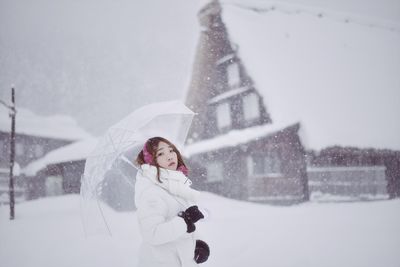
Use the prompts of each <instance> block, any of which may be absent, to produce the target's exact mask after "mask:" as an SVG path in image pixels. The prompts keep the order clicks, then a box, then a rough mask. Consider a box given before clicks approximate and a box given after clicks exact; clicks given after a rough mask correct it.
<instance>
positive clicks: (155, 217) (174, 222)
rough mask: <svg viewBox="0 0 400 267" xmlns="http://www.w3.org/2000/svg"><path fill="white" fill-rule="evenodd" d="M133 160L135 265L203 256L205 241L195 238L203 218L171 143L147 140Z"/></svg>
mask: <svg viewBox="0 0 400 267" xmlns="http://www.w3.org/2000/svg"><path fill="white" fill-rule="evenodd" d="M136 162H137V163H138V164H139V165H140V169H139V170H138V173H137V176H136V184H135V203H136V207H137V215H138V220H139V227H140V231H141V234H142V238H143V244H142V247H141V250H140V254H139V265H138V266H139V267H157V266H163V267H175V266H176V267H180V266H182V267H190V266H197V263H201V262H204V261H206V260H207V258H208V255H209V248H208V245H207V244H206V243H205V242H204V241H201V240H196V237H195V231H196V223H197V222H198V221H199V220H200V219H203V218H204V216H203V214H202V213H201V211H200V210H199V209H198V207H197V206H196V205H195V203H196V200H197V199H198V197H199V194H200V193H199V192H198V191H196V190H194V189H192V188H190V185H191V181H190V180H189V178H187V176H186V175H187V173H188V169H187V168H186V165H185V163H184V162H183V159H182V156H181V154H180V153H179V151H178V150H177V149H176V147H175V146H174V145H173V144H172V143H171V142H169V141H168V140H166V139H164V138H162V137H153V138H150V139H149V140H147V142H146V143H145V145H144V147H143V149H142V151H141V152H140V153H139V155H138V156H137V159H136Z"/></svg>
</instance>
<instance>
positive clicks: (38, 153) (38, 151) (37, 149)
mask: <svg viewBox="0 0 400 267" xmlns="http://www.w3.org/2000/svg"><path fill="white" fill-rule="evenodd" d="M43 154H44V150H43V147H42V146H41V145H39V144H36V145H35V156H36V157H37V158H39V157H41V156H43Z"/></svg>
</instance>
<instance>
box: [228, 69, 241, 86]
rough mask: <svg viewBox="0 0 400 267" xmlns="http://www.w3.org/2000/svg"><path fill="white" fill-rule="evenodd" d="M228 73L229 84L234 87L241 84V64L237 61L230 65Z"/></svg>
mask: <svg viewBox="0 0 400 267" xmlns="http://www.w3.org/2000/svg"><path fill="white" fill-rule="evenodd" d="M227 73H228V84H229V86H231V87H233V86H238V85H240V73H239V65H238V64H237V63H233V64H230V65H228V68H227Z"/></svg>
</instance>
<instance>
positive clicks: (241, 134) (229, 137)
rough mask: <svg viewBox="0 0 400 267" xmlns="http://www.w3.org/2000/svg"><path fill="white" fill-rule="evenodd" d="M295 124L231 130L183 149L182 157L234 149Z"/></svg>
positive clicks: (276, 124)
mask: <svg viewBox="0 0 400 267" xmlns="http://www.w3.org/2000/svg"><path fill="white" fill-rule="evenodd" d="M294 124H295V123H291V124H287V125H283V124H278V123H275V124H266V125H261V126H254V127H250V128H246V129H241V130H232V131H230V132H228V133H226V134H223V135H219V136H216V137H214V138H211V139H207V140H203V141H200V142H196V143H194V144H189V145H187V146H185V148H184V149H183V155H185V156H186V157H191V156H193V155H195V154H200V153H205V152H209V151H215V150H218V149H221V148H226V147H234V146H237V145H240V144H245V143H248V142H250V141H253V140H257V139H258V138H262V137H265V136H268V135H271V134H273V133H276V132H277V131H280V130H283V129H284V128H287V127H290V126H292V125H294Z"/></svg>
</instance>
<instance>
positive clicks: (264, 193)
mask: <svg viewBox="0 0 400 267" xmlns="http://www.w3.org/2000/svg"><path fill="white" fill-rule="evenodd" d="M198 16H199V20H200V24H201V27H202V31H201V33H200V38H199V43H198V48H197V54H196V58H195V62H194V67H193V74H192V79H191V84H190V88H189V90H188V92H187V96H186V104H187V105H188V106H189V107H190V108H191V109H193V110H194V111H195V112H196V113H197V114H198V115H197V116H196V117H195V119H194V121H193V125H192V128H191V130H190V133H189V137H188V145H187V147H186V150H185V155H186V156H187V157H189V158H190V162H191V164H192V166H196V167H194V170H193V178H194V179H196V178H195V177H202V178H201V179H197V181H196V183H197V184H200V187H201V188H202V189H204V190H209V191H212V192H215V193H218V194H223V195H225V196H228V197H232V198H236V199H242V200H250V201H260V202H270V203H282V204H284V203H287V204H290V203H297V202H301V201H305V200H307V199H308V186H307V176H306V162H305V151H304V148H303V146H302V144H301V140H300V138H299V135H298V131H299V127H300V125H299V123H297V122H293V123H291V124H286V125H282V124H279V122H276V123H275V122H274V121H273V118H272V116H271V114H269V112H268V108H267V107H266V105H265V103H264V98H263V96H262V95H261V94H260V93H259V91H258V90H257V88H256V86H255V85H254V83H253V81H252V79H251V77H250V75H249V74H248V73H247V72H246V68H245V66H244V64H243V63H242V61H241V60H240V58H239V56H238V54H237V47H236V46H235V45H233V44H232V43H231V42H230V39H229V36H228V32H227V29H226V27H225V25H224V22H223V21H222V19H221V6H220V4H219V2H218V1H212V2H211V3H209V4H208V5H207V6H205V7H204V8H203V9H202V10H201V11H200V12H199V15H198ZM272 115H273V114H272Z"/></svg>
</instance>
